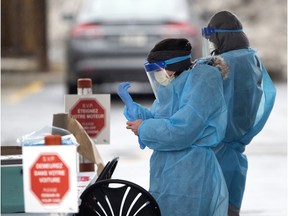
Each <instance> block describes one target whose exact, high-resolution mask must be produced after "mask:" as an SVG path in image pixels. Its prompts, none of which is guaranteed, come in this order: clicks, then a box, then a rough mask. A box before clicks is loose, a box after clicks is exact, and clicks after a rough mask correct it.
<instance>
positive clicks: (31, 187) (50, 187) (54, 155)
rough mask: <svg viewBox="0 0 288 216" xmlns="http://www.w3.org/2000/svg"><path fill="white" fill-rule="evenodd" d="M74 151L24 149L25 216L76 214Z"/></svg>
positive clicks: (65, 148)
mask: <svg viewBox="0 0 288 216" xmlns="http://www.w3.org/2000/svg"><path fill="white" fill-rule="evenodd" d="M76 148H77V146H75V145H61V146H56V145H55V146H52V145H51V146H24V147H23V178H24V179H23V180H24V201H25V212H35V213H36V212H37V213H46V212H48V213H49V212H56V213H73V212H78V189H77V169H76V164H77V163H76V157H77V156H76V155H77V154H76Z"/></svg>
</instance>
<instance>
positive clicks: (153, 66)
mask: <svg viewBox="0 0 288 216" xmlns="http://www.w3.org/2000/svg"><path fill="white" fill-rule="evenodd" d="M189 58H191V54H190V55H186V56H180V57H176V58H172V59H168V60H165V61H159V62H154V63H149V62H147V63H145V64H144V67H145V70H146V72H154V71H157V70H159V68H163V69H165V68H166V66H167V65H169V64H174V63H177V62H180V61H184V60H186V59H189Z"/></svg>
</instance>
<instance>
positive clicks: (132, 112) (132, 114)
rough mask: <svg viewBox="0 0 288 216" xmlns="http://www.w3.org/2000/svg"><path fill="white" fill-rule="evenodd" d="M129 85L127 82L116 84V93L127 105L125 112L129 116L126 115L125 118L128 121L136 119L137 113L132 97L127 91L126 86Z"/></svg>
mask: <svg viewBox="0 0 288 216" xmlns="http://www.w3.org/2000/svg"><path fill="white" fill-rule="evenodd" d="M130 87H131V85H130V83H129V82H123V83H120V84H119V86H118V91H117V93H118V95H119V97H120V98H121V100H122V101H123V103H124V104H125V105H126V107H127V112H128V115H129V116H126V118H127V119H128V120H129V121H135V120H137V119H138V117H137V116H138V115H137V108H136V105H135V104H134V102H133V99H132V97H131V96H130V94H129V92H128V88H130Z"/></svg>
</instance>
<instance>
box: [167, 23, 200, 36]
mask: <svg viewBox="0 0 288 216" xmlns="http://www.w3.org/2000/svg"><path fill="white" fill-rule="evenodd" d="M197 33H198V31H197V29H196V27H194V26H193V25H192V24H190V23H188V22H172V23H167V24H166V26H165V33H164V34H166V35H175V34H176V35H177V34H179V35H181V34H188V35H197Z"/></svg>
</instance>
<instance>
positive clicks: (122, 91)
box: [117, 82, 146, 149]
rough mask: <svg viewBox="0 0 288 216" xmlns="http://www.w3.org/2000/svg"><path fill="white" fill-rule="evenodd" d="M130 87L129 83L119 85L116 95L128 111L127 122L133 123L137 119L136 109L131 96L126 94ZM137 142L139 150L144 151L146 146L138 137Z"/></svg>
mask: <svg viewBox="0 0 288 216" xmlns="http://www.w3.org/2000/svg"><path fill="white" fill-rule="evenodd" d="M130 87H131V84H130V83H129V82H123V83H120V84H119V86H118V91H117V94H118V95H119V97H120V98H121V100H122V101H123V103H124V104H125V105H126V107H127V111H128V115H129V116H126V118H127V120H128V121H135V120H137V119H138V115H137V108H136V105H135V104H134V102H133V99H132V97H131V95H130V94H129V92H128V89H129V88H130ZM138 142H139V145H140V148H141V149H144V148H145V147H146V145H145V144H143V143H142V142H141V140H140V139H139V137H138Z"/></svg>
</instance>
